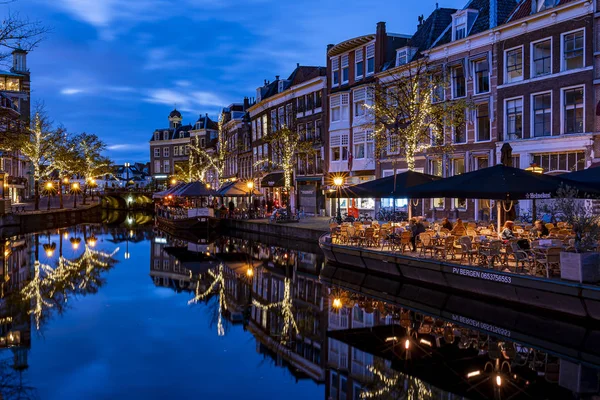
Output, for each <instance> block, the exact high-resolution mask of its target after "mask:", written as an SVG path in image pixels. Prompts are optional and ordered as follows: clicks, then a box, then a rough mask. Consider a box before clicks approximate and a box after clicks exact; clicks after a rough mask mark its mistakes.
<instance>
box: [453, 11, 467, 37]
mask: <svg viewBox="0 0 600 400" xmlns="http://www.w3.org/2000/svg"><path fill="white" fill-rule="evenodd" d="M465 37H467V16H466V15H463V16H460V17H457V18H455V19H454V40H460V39H464V38H465Z"/></svg>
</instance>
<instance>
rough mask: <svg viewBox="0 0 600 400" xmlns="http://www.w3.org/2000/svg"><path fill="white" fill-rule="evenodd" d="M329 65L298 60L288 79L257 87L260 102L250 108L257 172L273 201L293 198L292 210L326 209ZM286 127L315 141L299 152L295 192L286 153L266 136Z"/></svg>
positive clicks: (314, 211)
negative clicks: (286, 171)
mask: <svg viewBox="0 0 600 400" xmlns="http://www.w3.org/2000/svg"><path fill="white" fill-rule="evenodd" d="M326 80H327V79H326V77H325V68H323V67H310V66H300V65H297V67H296V69H295V70H294V71H293V72H292V74H291V75H290V76H289V77H288V78H287V79H280V77H279V76H277V77H276V78H275V81H273V82H268V81H266V80H265V82H264V85H263V86H261V87H259V88H258V89H257V90H256V102H255V103H254V104H253V105H252V106H250V108H249V109H248V112H249V115H250V124H251V131H252V160H253V162H252V165H253V169H252V173H253V176H252V178H253V179H257V180H258V183H259V184H260V189H261V191H262V192H263V194H264V195H265V196H266V198H267V200H268V201H273V202H275V203H277V202H279V203H280V204H284V203H287V201H289V202H290V205H291V206H292V209H302V210H303V211H304V212H305V213H306V214H313V215H314V214H317V213H318V212H319V210H321V209H323V208H324V205H325V199H324V195H323V183H324V181H323V171H324V155H323V150H322V149H323V146H324V144H325V143H326V139H327V137H326V135H324V130H323V127H324V124H325V115H326V113H325V112H324V107H323V100H324V97H325V93H326V92H325V90H326ZM283 127H288V128H289V129H291V130H293V131H297V132H298V135H299V137H300V140H301V141H303V142H310V143H312V144H313V151H311V152H309V153H307V154H297V155H296V157H295V165H294V177H293V179H294V182H293V186H294V187H295V188H296V193H295V195H291V196H289V199H288V194H287V193H285V190H284V185H285V182H284V179H283V170H282V167H281V159H280V158H281V154H280V152H278V151H276V150H275V149H273V148H271V147H270V144H269V142H268V140H266V138H267V137H268V135H269V134H273V133H275V132H277V131H278V130H279V129H281V128H283Z"/></svg>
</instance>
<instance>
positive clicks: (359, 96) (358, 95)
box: [354, 88, 367, 102]
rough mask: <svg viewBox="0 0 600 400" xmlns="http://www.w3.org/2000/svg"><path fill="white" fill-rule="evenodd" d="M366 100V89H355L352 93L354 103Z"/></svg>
mask: <svg viewBox="0 0 600 400" xmlns="http://www.w3.org/2000/svg"><path fill="white" fill-rule="evenodd" d="M366 98H367V89H366V88H361V89H356V90H355V91H354V101H355V102H357V101H361V100H366Z"/></svg>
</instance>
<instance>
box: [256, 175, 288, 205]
mask: <svg viewBox="0 0 600 400" xmlns="http://www.w3.org/2000/svg"><path fill="white" fill-rule="evenodd" d="M260 188H261V191H262V193H263V195H264V196H265V200H266V201H267V202H271V203H272V204H273V206H274V207H283V206H286V205H287V204H288V202H289V201H291V204H290V206H291V207H292V210H293V209H294V203H295V201H294V198H293V196H291V198H290V196H289V193H288V188H286V187H285V178H284V176H283V172H271V173H270V174H267V175H265V176H264V177H263V178H262V179H261V181H260Z"/></svg>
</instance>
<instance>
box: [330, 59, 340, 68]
mask: <svg viewBox="0 0 600 400" xmlns="http://www.w3.org/2000/svg"><path fill="white" fill-rule="evenodd" d="M331 69H332V70H334V71H335V70H336V69H340V59H339V58H338V57H333V58H332V59H331Z"/></svg>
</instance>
